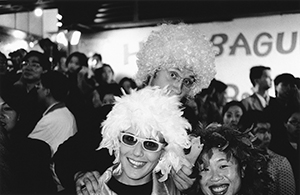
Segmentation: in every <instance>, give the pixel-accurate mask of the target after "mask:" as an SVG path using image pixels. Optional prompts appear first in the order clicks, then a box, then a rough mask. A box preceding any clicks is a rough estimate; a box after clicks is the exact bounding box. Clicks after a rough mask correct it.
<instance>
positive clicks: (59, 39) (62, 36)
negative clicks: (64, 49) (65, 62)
mask: <svg viewBox="0 0 300 195" xmlns="http://www.w3.org/2000/svg"><path fill="white" fill-rule="evenodd" d="M56 42H57V43H60V44H63V45H64V46H68V40H67V38H66V35H65V33H64V32H59V33H58V34H57V36H56Z"/></svg>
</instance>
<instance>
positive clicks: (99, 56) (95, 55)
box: [93, 53, 102, 62]
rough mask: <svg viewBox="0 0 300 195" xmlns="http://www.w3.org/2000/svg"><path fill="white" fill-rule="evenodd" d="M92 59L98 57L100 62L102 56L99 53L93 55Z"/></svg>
mask: <svg viewBox="0 0 300 195" xmlns="http://www.w3.org/2000/svg"><path fill="white" fill-rule="evenodd" d="M93 57H98V58H99V60H100V61H101V62H102V56H101V54H99V53H94V55H93Z"/></svg>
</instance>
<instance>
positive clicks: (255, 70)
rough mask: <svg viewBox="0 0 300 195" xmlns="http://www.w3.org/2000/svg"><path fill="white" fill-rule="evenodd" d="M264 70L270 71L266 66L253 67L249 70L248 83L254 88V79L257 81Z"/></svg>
mask: <svg viewBox="0 0 300 195" xmlns="http://www.w3.org/2000/svg"><path fill="white" fill-rule="evenodd" d="M265 70H271V68H270V67H267V66H253V67H252V68H251V69H250V76H249V77H250V81H251V83H252V85H253V86H255V79H259V78H261V76H262V75H263V72H264V71H265Z"/></svg>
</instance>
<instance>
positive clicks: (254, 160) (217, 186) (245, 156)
mask: <svg viewBox="0 0 300 195" xmlns="http://www.w3.org/2000/svg"><path fill="white" fill-rule="evenodd" d="M201 139H202V141H203V143H204V146H203V150H202V151H201V154H200V157H199V159H200V160H199V164H200V166H199V167H200V175H201V179H200V189H201V191H202V193H203V194H205V195H237V194H239V195H254V194H256V195H265V194H268V192H269V191H268V190H269V184H271V183H270V182H271V178H270V176H269V173H268V172H267V166H268V164H267V163H268V161H269V159H268V156H267V154H266V153H263V152H262V151H260V150H258V149H257V148H254V147H253V145H252V143H251V141H250V139H248V136H247V134H246V133H241V132H240V131H238V130H236V129H234V127H232V126H227V125H223V126H222V125H217V124H214V125H210V126H208V127H207V128H206V129H205V130H204V131H203V135H202V137H201Z"/></svg>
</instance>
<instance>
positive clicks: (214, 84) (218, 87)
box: [208, 79, 228, 93]
mask: <svg viewBox="0 0 300 195" xmlns="http://www.w3.org/2000/svg"><path fill="white" fill-rule="evenodd" d="M227 87H228V86H227V85H226V84H225V83H223V82H222V81H219V80H217V79H213V80H212V81H211V82H210V84H209V86H208V88H209V89H213V90H214V91H215V92H218V93H221V92H223V91H225V90H226V89H227Z"/></svg>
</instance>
